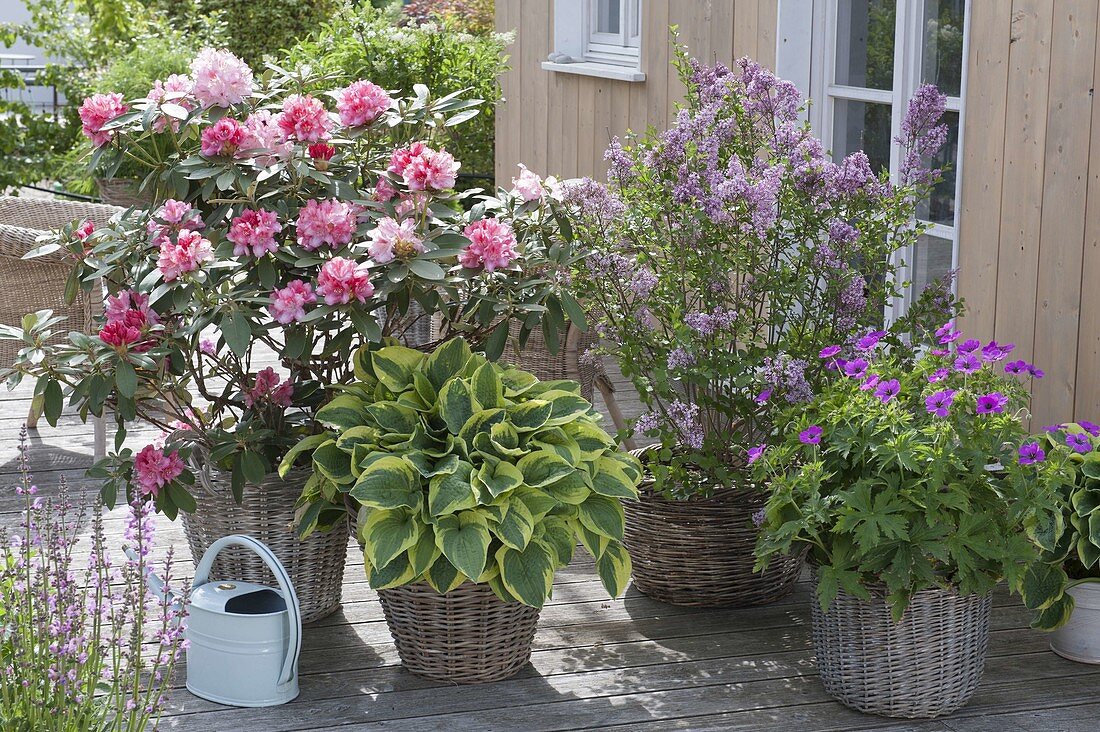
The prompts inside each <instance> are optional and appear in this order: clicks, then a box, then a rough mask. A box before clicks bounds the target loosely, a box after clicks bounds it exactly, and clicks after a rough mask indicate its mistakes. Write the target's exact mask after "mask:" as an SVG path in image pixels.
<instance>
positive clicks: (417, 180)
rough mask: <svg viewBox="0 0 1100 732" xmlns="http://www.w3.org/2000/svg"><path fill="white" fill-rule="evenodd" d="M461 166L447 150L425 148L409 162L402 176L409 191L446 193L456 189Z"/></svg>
mask: <svg viewBox="0 0 1100 732" xmlns="http://www.w3.org/2000/svg"><path fill="white" fill-rule="evenodd" d="M461 165H462V163H459V162H456V161H455V159H454V157H453V156H452V155H451V154H450V153H449V152H447V151H446V150H432V149H430V148H424V151H423V152H422V153H420V155H417V156H416V157H414V158H413V159H412V160H410V161H409V164H408V165H407V166H405V169H404V171H403V172H402V174H401V175H402V177H403V178H404V179H405V185H407V186H408V187H409V190H412V191H445V190H447V189H448V188H453V187H454V184H455V181H456V180H457V179H458V169H459V167H461Z"/></svg>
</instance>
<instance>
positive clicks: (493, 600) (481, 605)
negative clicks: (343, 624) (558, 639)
mask: <svg viewBox="0 0 1100 732" xmlns="http://www.w3.org/2000/svg"><path fill="white" fill-rule="evenodd" d="M378 598H379V599H380V600H381V602H382V611H383V613H385V616H386V623H387V625H389V629H390V634H391V635H392V636H393V641H394V644H395V645H396V646H397V654H398V655H399V656H400V657H401V663H402V664H403V665H404V666H405V668H406V669H407V670H408V671H411V672H412V673H414V674H416V675H418V676H424V677H427V678H429V679H436V680H439V681H449V682H452V683H458V684H480V683H485V682H489V681H499V680H501V679H506V678H508V677H510V676H514V675H515V674H516V673H517V672H518V671H519V670H520V669H521V668H523V667H524V666H525V665H526V664H527V662H528V660H530V658H531V643H532V641H533V640H534V637H535V626H536V625H537V624H538V619H539V611H538V609H537V608H533V607H528V606H527V605H521V604H519V603H514V602H504V601H503V600H501V599H500V598H498V597H497V596H496V595H495V594H493V591H492V589H491V588H490V587H489V586H488V585H476V584H473V583H472V582H465V583H463V584H461V585H459V586H458V587H457V588H455V589H454V590H452V591H450V592H448V593H447V594H445V595H441V594H439V593H438V592H436V591H435V590H434V589H432V587H431V586H430V585H428V584H427V583H424V582H416V583H413V584H410V585H404V586H402V587H394V588H392V589H388V590H379V591H378Z"/></svg>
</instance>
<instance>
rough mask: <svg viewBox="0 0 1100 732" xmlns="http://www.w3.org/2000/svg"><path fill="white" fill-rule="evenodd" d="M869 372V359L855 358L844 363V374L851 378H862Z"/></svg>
mask: <svg viewBox="0 0 1100 732" xmlns="http://www.w3.org/2000/svg"><path fill="white" fill-rule="evenodd" d="M866 373H867V359H864V358H853V359H852V360H851V361H848V362H846V363H845V364H844V375H845V376H847V377H848V378H850V379H861V378H863V375H864V374H866Z"/></svg>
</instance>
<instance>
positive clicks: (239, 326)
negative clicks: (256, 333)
mask: <svg viewBox="0 0 1100 732" xmlns="http://www.w3.org/2000/svg"><path fill="white" fill-rule="evenodd" d="M220 328H221V332H222V337H223V338H225V344H226V345H227V346H229V350H231V351H233V353H234V354H235V355H236V356H237V357H238V358H244V356H245V354H247V353H248V344H249V342H251V340H252V326H251V325H250V324H249V322H248V318H246V317H245V316H244V314H243V313H241V312H238V311H234V312H231V313H229V314H228V315H226V316H224V317H223V318H222V322H221V324H220Z"/></svg>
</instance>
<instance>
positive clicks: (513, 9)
mask: <svg viewBox="0 0 1100 732" xmlns="http://www.w3.org/2000/svg"><path fill="white" fill-rule="evenodd" d="M643 5H644V13H643V17H642V56H643V61H642V65H643V70H644V71H645V73H646V80H645V81H643V82H634V83H631V82H624V81H612V80H610V79H597V78H593V77H588V76H578V75H576V74H563V73H555V72H551V71H543V70H542V68H541V67H540V63H541V62H542V61H544V60H545V59H546V56H547V55H548V54H549V53H550V51H551V48H552V45H553V42H554V27H553V25H554V24H553V0H497V3H496V25H497V30H499V31H515V32H516V40H515V43H513V44H512V46H511V47H510V48H509V49H508V53H509V55H510V56H511V61H510V63H511V71H509V72H508V73H507V74H505V75H504V77H503V78H502V80H501V85H502V86H503V89H504V98H505V101H504V103H503V104H502V105H501V107H500V109H499V110H498V112H497V118H496V134H497V145H496V177H497V180H498V181H499V182H501V183H504V182H507V181H510V180H511V178H512V176H514V175H515V173H516V164H517V163H524V164H526V165H527V166H528V167H529V168H531V169H532V170H534V171H536V172H538V173H540V174H553V175H557V176H558V177H565V178H571V177H575V176H582V175H588V176H603V175H604V173H605V172H606V170H607V166H606V164H605V163H604V160H603V151H604V149H605V148H606V147H607V143H608V141H609V140H610V139H611V138H612V137H613V136H615V135H622V134H623V133H624V132H626V130H627V129H633V130H637V131H644V130H645V129H646V127H647V126H649V125H653V126H654V127H657V128H658V129H663V128H664V127H666V126H667V125H668V121H669V118H670V117H671V114H672V111H673V104H674V103H675V102H676V101H678V100H680V99H682V97H683V92H684V90H683V86H682V85H681V83H680V80H679V79H678V78H677V76H676V72H675V70H674V69H672V67H671V65H670V63H669V62H670V60H671V58H672V52H671V49H670V45H669V35H668V28H669V26H670V25H676V26H678V27H679V33H680V41H681V42H682V43H685V44H686V45H687V47H688V49H689V50H690V52H691V54H692V55H694V56H697V57H699V58H703V59H707V60H709V61H714V60H718V61H721V62H723V63H725V64H732V63H733V61H734V60H735V59H737V58H739V57H740V56H746V55H747V56H751V57H753V58H755V59H756V60H758V61H760V62H761V63H763V64H765V65H767V66H769V67H774V66H775V26H776V7H777V5H776V2H775V0H691V2H680V1H678V0H643Z"/></svg>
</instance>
